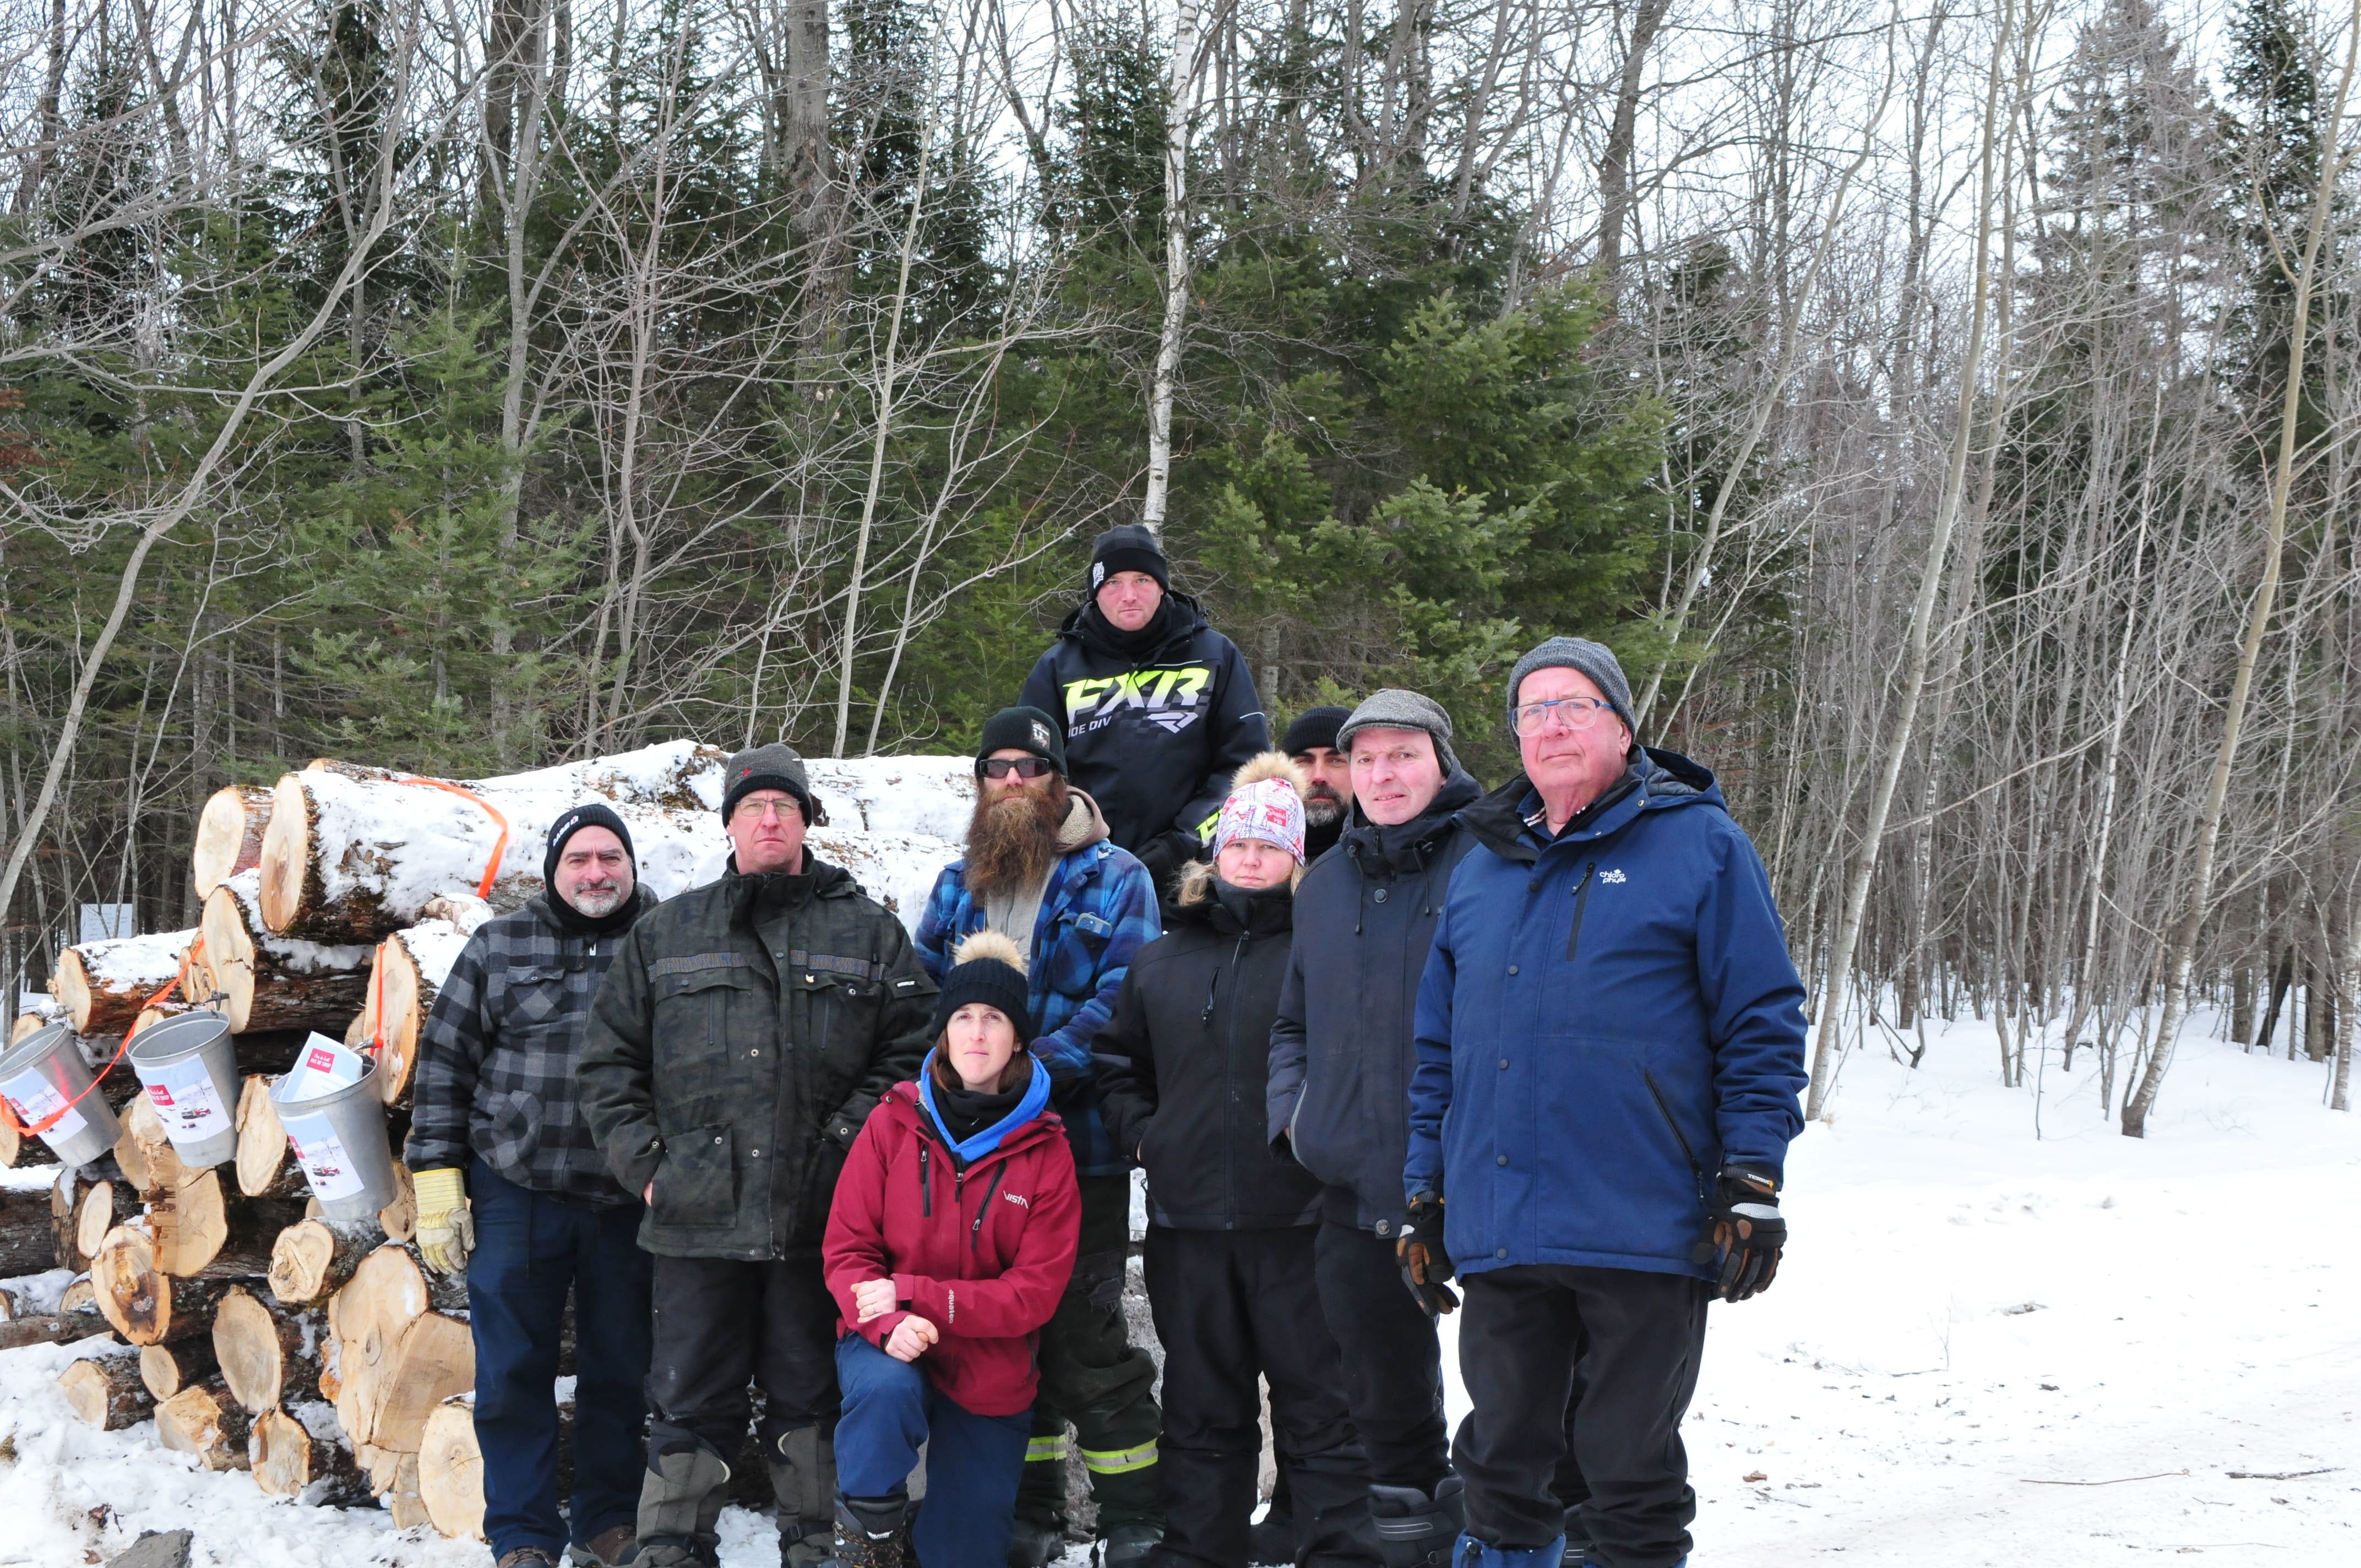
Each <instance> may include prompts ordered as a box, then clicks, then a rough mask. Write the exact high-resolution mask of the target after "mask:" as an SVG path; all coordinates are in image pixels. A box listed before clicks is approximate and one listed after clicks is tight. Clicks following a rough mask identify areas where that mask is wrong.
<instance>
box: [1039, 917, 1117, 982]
mask: <svg viewBox="0 0 2361 1568" xmlns="http://www.w3.org/2000/svg"><path fill="white" fill-rule="evenodd" d="M1114 940H1115V927H1114V925H1113V924H1111V923H1110V922H1108V921H1107V920H1105V919H1104V918H1103V917H1101V916H1096V915H1092V914H1088V913H1083V914H1078V915H1075V916H1073V917H1072V918H1071V919H1068V920H1062V921H1060V923H1059V928H1058V934H1057V939H1056V941H1055V942H1054V943H1053V944H1052V945H1051V948H1050V950H1049V973H1048V975H1046V976H1045V977H1044V978H1045V979H1046V980H1047V981H1049V988H1050V989H1051V990H1052V991H1055V992H1058V993H1059V994H1060V996H1069V997H1071V998H1073V999H1074V1000H1075V1001H1077V1002H1087V1001H1089V1000H1090V999H1091V998H1092V997H1093V996H1095V995H1097V994H1098V989H1099V964H1100V962H1101V960H1103V959H1104V958H1105V957H1106V950H1107V945H1108V944H1109V943H1111V942H1113V941H1114Z"/></svg>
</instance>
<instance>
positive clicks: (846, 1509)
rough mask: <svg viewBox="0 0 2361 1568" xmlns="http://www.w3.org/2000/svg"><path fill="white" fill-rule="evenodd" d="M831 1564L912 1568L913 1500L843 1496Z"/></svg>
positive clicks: (841, 1567) (853, 1567)
mask: <svg viewBox="0 0 2361 1568" xmlns="http://www.w3.org/2000/svg"><path fill="white" fill-rule="evenodd" d="M828 1560H829V1563H830V1564H831V1565H832V1568H910V1565H911V1564H913V1563H916V1562H917V1557H916V1556H915V1555H914V1554H913V1553H912V1552H911V1551H910V1499H909V1498H908V1497H901V1496H895V1497H839V1498H837V1500H836V1530H835V1535H834V1538H833V1541H832V1545H831V1549H830V1551H829V1559H828Z"/></svg>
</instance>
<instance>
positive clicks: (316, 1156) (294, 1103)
mask: <svg viewBox="0 0 2361 1568" xmlns="http://www.w3.org/2000/svg"><path fill="white" fill-rule="evenodd" d="M356 1069H357V1071H356ZM270 1100H271V1103H272V1104H273V1105H275V1106H277V1107H278V1110H279V1121H280V1124H281V1125H282V1126H284V1127H285V1128H286V1129H287V1141H288V1142H289V1143H291V1144H292V1145H293V1146H295V1159H296V1162H297V1163H298V1164H299V1165H301V1166H302V1168H303V1179H304V1180H305V1181H306V1182H308V1183H310V1184H311V1188H312V1196H313V1197H314V1198H317V1199H318V1200H319V1201H320V1212H321V1214H322V1216H323V1217H324V1218H326V1219H330V1220H367V1219H371V1218H374V1217H375V1216H376V1214H377V1212H378V1211H379V1209H382V1208H384V1207H385V1206H386V1205H387V1204H389V1203H390V1202H392V1201H393V1200H394V1196H395V1194H396V1192H397V1191H398V1190H399V1189H398V1186H397V1184H396V1182H395V1180H394V1175H393V1149H392V1147H391V1146H390V1145H389V1144H388V1143H387V1142H386V1137H385V1102H384V1101H382V1100H380V1099H379V1098H378V1091H377V1064H376V1063H375V1062H372V1061H370V1060H368V1058H365V1057H361V1056H359V1055H357V1054H356V1053H354V1052H352V1051H348V1050H346V1049H345V1047H342V1046H340V1045H337V1044H336V1043H335V1042H334V1041H332V1040H330V1039H328V1038H326V1037H325V1036H320V1035H314V1036H312V1037H311V1039H310V1040H309V1041H307V1042H306V1043H305V1045H304V1047H303V1052H302V1055H301V1056H300V1057H298V1058H296V1060H295V1066H294V1067H293V1069H291V1070H290V1071H289V1072H288V1074H287V1076H286V1077H284V1078H282V1079H280V1080H279V1084H278V1087H276V1088H275V1089H273V1090H272V1091H270Z"/></svg>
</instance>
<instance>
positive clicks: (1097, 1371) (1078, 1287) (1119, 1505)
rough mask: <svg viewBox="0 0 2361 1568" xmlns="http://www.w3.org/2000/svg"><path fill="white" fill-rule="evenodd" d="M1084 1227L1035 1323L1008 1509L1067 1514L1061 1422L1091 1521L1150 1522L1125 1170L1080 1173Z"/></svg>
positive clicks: (1151, 1461) (1149, 1379)
mask: <svg viewBox="0 0 2361 1568" xmlns="http://www.w3.org/2000/svg"><path fill="white" fill-rule="evenodd" d="M1080 1185H1081V1187H1082V1242H1081V1245H1079V1247H1078V1248H1077V1249H1076V1255H1075V1258H1074V1277H1073V1278H1072V1279H1071V1281H1069V1282H1068V1284H1067V1286H1066V1293H1065V1295H1063V1296H1062V1297H1060V1298H1059V1300H1058V1312H1057V1315H1056V1316H1055V1317H1053V1318H1051V1319H1050V1320H1049V1323H1048V1324H1047V1325H1046V1326H1045V1327H1043V1329H1042V1330H1041V1343H1040V1348H1039V1349H1038V1351H1037V1352H1036V1353H1035V1362H1036V1364H1037V1365H1038V1366H1039V1368H1040V1372H1041V1389H1040V1392H1039V1394H1038V1395H1037V1396H1036V1397H1035V1398H1034V1401H1033V1436H1032V1439H1031V1441H1030V1442H1029V1443H1028V1444H1027V1448H1026V1453H1025V1460H1026V1463H1025V1479H1024V1480H1023V1482H1022V1483H1020V1484H1019V1486H1018V1487H1017V1491H1016V1517H1017V1518H1018V1519H1023V1520H1025V1521H1026V1522H1027V1523H1028V1524H1036V1525H1041V1526H1045V1527H1048V1528H1049V1529H1053V1530H1062V1529H1064V1528H1065V1524H1066V1423H1067V1422H1068V1421H1071V1422H1072V1423H1073V1425H1074V1434H1075V1437H1076V1438H1077V1439H1078V1440H1079V1442H1080V1445H1081V1447H1082V1464H1083V1467H1084V1468H1085V1469H1087V1470H1088V1471H1089V1472H1090V1476H1091V1500H1092V1501H1093V1502H1094V1503H1096V1504H1097V1505H1098V1514H1099V1524H1098V1531H1099V1534H1100V1535H1101V1536H1104V1535H1105V1534H1106V1532H1107V1531H1109V1530H1114V1529H1115V1528H1116V1527H1117V1526H1120V1525H1136V1524H1154V1523H1156V1522H1157V1519H1158V1513H1157V1505H1156V1497H1157V1474H1156V1466H1157V1444H1156V1433H1157V1429H1158V1427H1159V1425H1160V1424H1161V1420H1160V1418H1159V1415H1158V1413H1157V1409H1156V1363H1155V1362H1154V1361H1153V1360H1151V1359H1149V1357H1148V1352H1146V1351H1144V1350H1142V1349H1140V1348H1139V1347H1138V1346H1137V1345H1136V1344H1133V1343H1131V1338H1130V1335H1129V1333H1128V1332H1126V1329H1125V1327H1124V1321H1123V1280H1124V1272H1125V1269H1126V1266H1127V1264H1128V1261H1129V1255H1130V1251H1131V1176H1130V1174H1129V1173H1128V1172H1124V1173H1121V1174H1118V1175H1115V1176H1085V1177H1082V1178H1081V1179H1080Z"/></svg>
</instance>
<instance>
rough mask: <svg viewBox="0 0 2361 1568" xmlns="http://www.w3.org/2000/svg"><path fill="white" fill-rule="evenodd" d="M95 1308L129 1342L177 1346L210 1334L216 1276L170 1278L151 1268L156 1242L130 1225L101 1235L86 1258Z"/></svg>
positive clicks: (218, 1292)
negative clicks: (104, 1235)
mask: <svg viewBox="0 0 2361 1568" xmlns="http://www.w3.org/2000/svg"><path fill="white" fill-rule="evenodd" d="M90 1282H91V1288H92V1289H93V1291H94V1292H95V1293H96V1295H97V1298H98V1310H99V1311H100V1312H101V1313H102V1314H104V1317H105V1319H106V1321H107V1322H108V1323H110V1324H112V1325H113V1326H114V1329H115V1332H116V1333H118V1334H121V1335H122V1336H123V1338H124V1339H125V1340H126V1341H127V1342H128V1343H132V1344H138V1345H148V1344H177V1343H180V1342H181V1341H182V1340H187V1339H197V1338H202V1337H203V1336H204V1335H206V1334H207V1333H209V1332H212V1329H213V1312H214V1304H215V1303H216V1302H218V1301H219V1300H220V1299H221V1298H222V1295H223V1292H224V1291H225V1290H226V1289H227V1287H226V1286H225V1284H223V1283H222V1282H221V1281H219V1280H206V1279H175V1278H173V1277H172V1276H170V1275H169V1274H167V1273H165V1272H164V1271H163V1270H162V1269H160V1268H159V1267H157V1266H156V1245H155V1242H154V1240H153V1239H152V1238H150V1237H149V1235H148V1233H147V1231H145V1230H144V1229H142V1228H141V1227H140V1226H138V1225H136V1224H131V1225H117V1226H115V1229H113V1230H111V1231H109V1232H107V1233H106V1240H105V1241H104V1242H103V1243H101V1244H100V1245H99V1249H98V1251H97V1253H96V1254H95V1255H93V1257H92V1258H91V1260H90Z"/></svg>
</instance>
